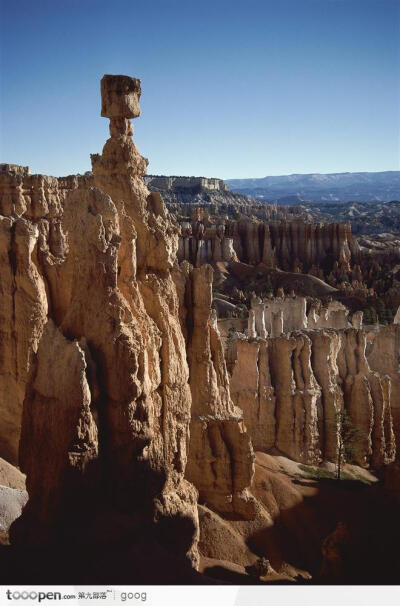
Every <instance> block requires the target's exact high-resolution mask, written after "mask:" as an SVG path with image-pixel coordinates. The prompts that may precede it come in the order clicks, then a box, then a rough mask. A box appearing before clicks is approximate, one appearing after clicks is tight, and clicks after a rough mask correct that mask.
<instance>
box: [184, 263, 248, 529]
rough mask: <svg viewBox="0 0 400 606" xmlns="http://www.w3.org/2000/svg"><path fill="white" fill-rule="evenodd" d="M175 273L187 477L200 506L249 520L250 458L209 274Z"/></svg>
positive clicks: (204, 269) (188, 269) (199, 270)
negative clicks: (184, 380) (183, 355)
mask: <svg viewBox="0 0 400 606" xmlns="http://www.w3.org/2000/svg"><path fill="white" fill-rule="evenodd" d="M181 267H182V268H183V269H184V275H185V276H186V279H185V281H184V282H182V279H181V276H182V272H181V273H179V274H177V275H176V277H177V278H178V279H179V281H180V284H179V288H178V290H179V291H180V293H181V310H182V311H181V321H182V325H183V326H184V331H185V334H186V341H187V347H188V360H189V372H190V374H189V377H190V387H191V392H192V420H191V424H190V448H189V459H188V465H187V468H186V477H187V478H188V479H189V480H190V481H191V482H192V483H193V484H194V485H195V486H196V488H197V489H198V490H199V498H200V502H202V503H204V502H206V503H208V505H209V506H210V507H212V508H213V509H214V510H216V511H218V512H220V513H222V514H226V513H229V514H233V513H235V514H236V515H239V516H241V517H244V518H251V517H252V516H253V515H254V499H253V498H252V497H251V496H250V495H249V493H248V487H249V486H250V483H251V480H252V476H253V473H254V464H253V460H254V454H253V448H252V445H251V441H250V436H249V434H248V432H247V430H246V428H245V426H244V423H243V413H242V411H241V410H240V409H239V408H237V407H236V406H234V404H233V402H232V399H231V397H230V390H229V376H228V372H227V369H226V364H225V357H224V351H223V347H222V343H221V339H220V335H219V331H218V327H217V317H216V315H215V311H214V310H211V302H212V279H213V270H212V268H211V267H210V266H209V265H203V266H202V267H201V268H197V269H194V268H193V267H192V266H190V265H189V264H187V263H184V264H182V266H181Z"/></svg>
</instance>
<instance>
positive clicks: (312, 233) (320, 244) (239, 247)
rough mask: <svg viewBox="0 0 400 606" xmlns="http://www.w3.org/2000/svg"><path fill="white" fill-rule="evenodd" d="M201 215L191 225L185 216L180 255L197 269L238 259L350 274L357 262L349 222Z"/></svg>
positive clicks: (305, 270)
mask: <svg viewBox="0 0 400 606" xmlns="http://www.w3.org/2000/svg"><path fill="white" fill-rule="evenodd" d="M197 214H198V216H197V217H196V216H193V217H192V220H191V221H188V220H187V219H186V220H185V218H184V217H183V218H181V220H180V225H181V236H180V240H179V252H178V255H179V258H180V260H183V259H185V260H187V261H190V262H191V263H194V264H195V265H199V264H201V263H207V262H211V261H232V260H235V259H237V258H238V259H239V260H240V261H242V262H244V263H251V264H258V263H261V262H262V263H264V264H265V265H266V266H267V267H277V268H279V269H283V270H285V271H295V272H304V273H307V272H311V273H312V272H314V271H316V268H324V272H329V271H331V270H332V269H334V268H335V267H336V270H339V269H340V271H342V272H348V271H350V261H351V259H352V256H353V257H354V259H357V255H358V246H357V243H356V241H355V240H354V238H353V236H352V234H351V227H350V225H348V224H346V225H340V224H337V223H331V224H323V223H320V224H319V223H307V222H305V221H304V220H301V219H297V218H295V217H291V220H290V221H287V220H285V219H281V220H267V221H259V220H258V219H256V218H254V217H252V218H248V217H242V218H240V219H238V220H234V219H227V218H226V217H216V218H213V219H211V218H210V217H209V216H208V214H207V213H197ZM335 263H336V266H335ZM322 276H323V274H322ZM322 276H320V277H322Z"/></svg>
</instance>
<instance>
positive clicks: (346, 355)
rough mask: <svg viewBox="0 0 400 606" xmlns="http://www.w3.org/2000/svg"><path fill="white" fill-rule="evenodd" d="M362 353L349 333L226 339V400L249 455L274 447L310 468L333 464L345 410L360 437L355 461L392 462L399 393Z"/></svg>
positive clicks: (359, 338)
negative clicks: (244, 433)
mask: <svg viewBox="0 0 400 606" xmlns="http://www.w3.org/2000/svg"><path fill="white" fill-rule="evenodd" d="M388 332H389V331H388ZM365 352H366V335H365V333H364V332H363V331H362V330H360V329H355V328H348V329H343V330H338V329H319V330H304V331H294V332H291V333H288V334H282V335H280V336H277V337H272V338H267V339H260V338H246V337H244V336H243V335H242V336H237V337H236V338H233V339H231V341H230V343H229V350H228V352H227V358H228V367H229V368H230V371H231V381H230V388H231V395H232V399H233V401H234V402H235V404H236V405H237V406H240V407H241V408H242V410H243V413H244V421H245V424H246V427H247V429H248V432H249V434H250V436H251V439H252V442H253V445H254V449H255V450H256V451H258V450H260V451H264V452H265V451H269V450H271V449H272V448H274V447H275V448H277V449H278V450H279V451H280V452H282V453H283V454H285V455H287V456H289V457H290V458H293V459H294V460H296V461H301V462H303V463H309V464H313V463H314V464H315V463H318V462H320V461H321V460H322V459H327V460H330V461H335V460H336V458H337V449H338V418H337V413H338V412H339V411H340V410H341V409H342V408H344V409H345V410H347V412H348V414H349V416H350V419H351V421H352V423H353V425H354V426H355V427H357V428H358V429H360V430H361V431H362V432H363V437H362V439H361V440H360V443H359V445H358V446H359V452H357V453H356V455H355V458H354V460H355V462H357V463H358V464H360V465H362V466H368V465H371V466H372V467H374V468H379V467H380V466H382V465H383V464H385V463H389V462H390V461H392V460H394V457H395V453H396V442H395V436H394V431H393V421H394V422H395V423H396V420H397V418H396V413H397V411H398V407H397V397H396V393H397V391H394V390H393V380H392V378H391V376H389V374H387V372H388V371H389V368H388V369H387V371H386V370H384V369H382V368H381V369H380V371H377V370H372V369H371V367H372V368H374V367H375V368H376V364H374V363H372V361H371V367H370V365H369V363H368V360H367V358H366V353H365ZM397 380H398V379H397ZM396 389H397V385H396Z"/></svg>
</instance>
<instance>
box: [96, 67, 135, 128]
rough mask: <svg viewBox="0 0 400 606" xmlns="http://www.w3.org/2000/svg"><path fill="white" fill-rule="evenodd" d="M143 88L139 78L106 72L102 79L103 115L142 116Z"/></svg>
mask: <svg viewBox="0 0 400 606" xmlns="http://www.w3.org/2000/svg"><path fill="white" fill-rule="evenodd" d="M141 92H142V89H141V87H140V80H139V79H138V78H131V77H130V76H114V75H110V74H106V75H104V76H103V77H102V79H101V115H102V116H104V117H105V118H128V119H129V118H137V117H138V116H140V106H139V101H140V95H141Z"/></svg>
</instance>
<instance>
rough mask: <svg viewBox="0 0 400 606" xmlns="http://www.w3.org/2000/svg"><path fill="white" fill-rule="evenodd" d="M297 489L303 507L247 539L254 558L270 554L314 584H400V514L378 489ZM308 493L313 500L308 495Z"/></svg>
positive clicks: (302, 483)
mask: <svg viewBox="0 0 400 606" xmlns="http://www.w3.org/2000/svg"><path fill="white" fill-rule="evenodd" d="M293 484H295V485H296V487H298V488H299V489H300V490H302V491H303V501H302V502H301V503H299V504H297V505H295V506H294V507H292V508H288V509H282V510H281V511H280V514H279V516H278V517H277V518H276V519H275V523H274V525H273V526H272V527H269V528H264V529H261V530H259V531H256V532H255V533H254V534H252V535H251V536H250V537H249V538H248V541H247V543H248V546H249V547H250V549H251V551H252V552H253V553H255V554H257V555H265V554H267V555H268V557H269V559H270V561H271V564H272V566H273V567H274V568H277V569H279V568H281V567H282V564H283V563H288V564H289V565H290V566H293V567H295V568H297V569H300V570H307V571H309V572H310V574H311V575H312V579H311V580H310V582H311V583H329V584H330V583H339V584H393V583H397V582H398V580H399V578H400V549H399V546H400V525H399V515H400V508H399V505H398V504H397V503H396V502H395V501H394V499H393V498H392V496H391V495H390V493H389V492H388V491H386V490H385V489H384V488H383V486H382V485H381V484H380V483H377V484H375V485H371V486H368V485H366V484H364V483H362V482H359V481H354V480H352V481H349V480H341V481H337V480H332V479H320V480H318V482H314V483H313V482H310V481H309V480H308V479H302V478H297V479H295V480H293ZM310 488H311V489H314V490H313V492H314V494H311V495H307V489H310ZM304 492H305V494H304ZM296 580H298V579H296Z"/></svg>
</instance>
